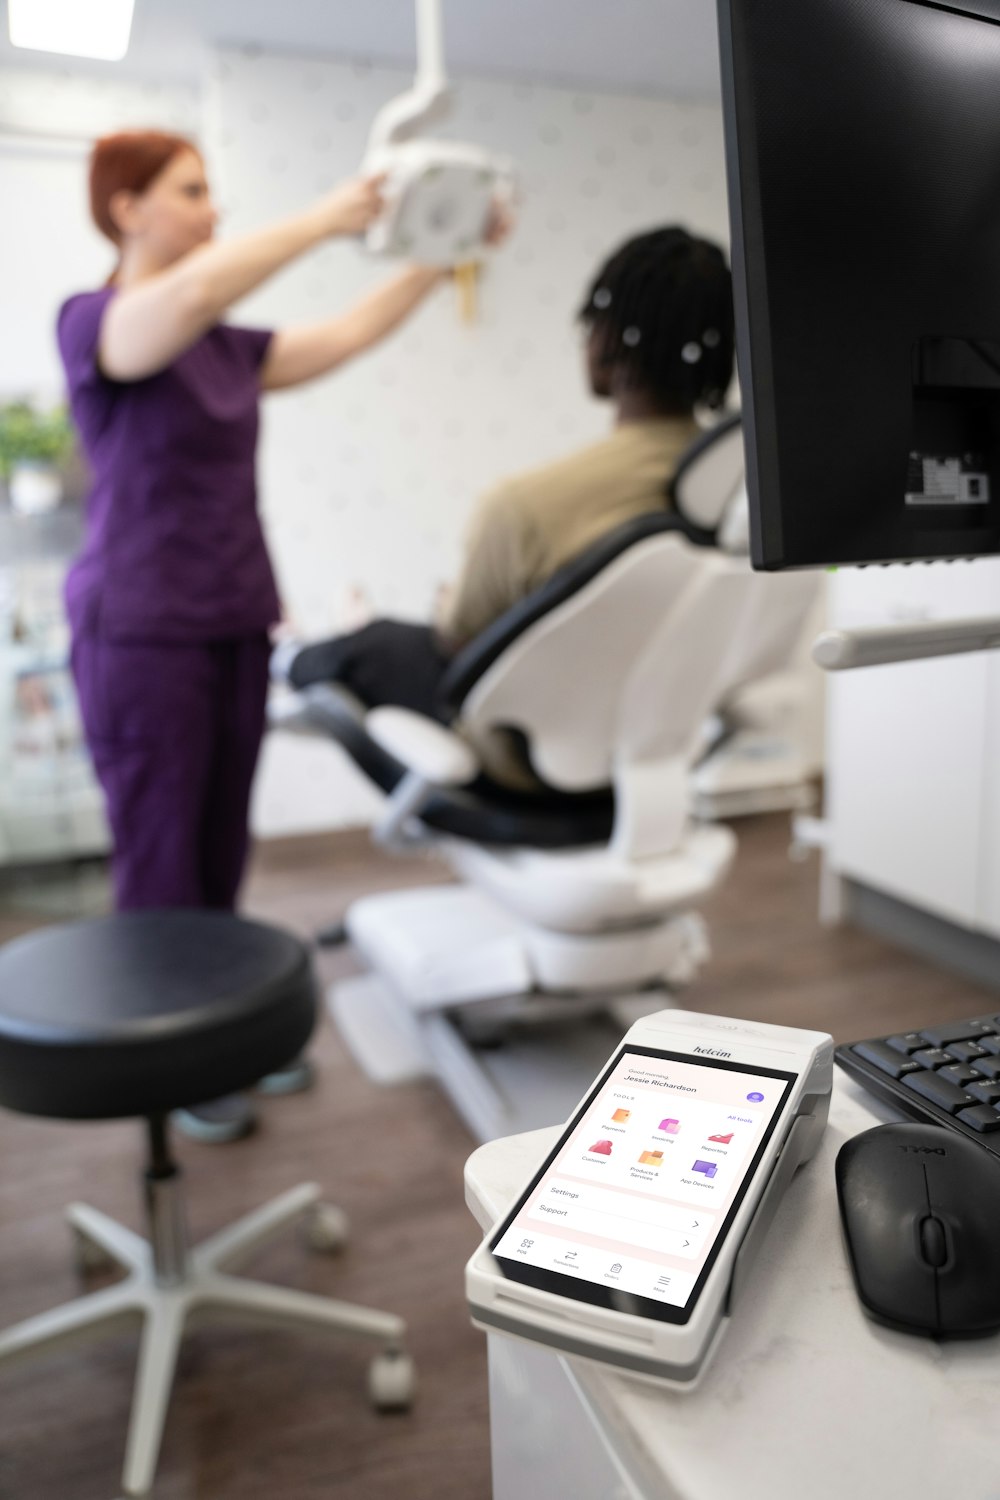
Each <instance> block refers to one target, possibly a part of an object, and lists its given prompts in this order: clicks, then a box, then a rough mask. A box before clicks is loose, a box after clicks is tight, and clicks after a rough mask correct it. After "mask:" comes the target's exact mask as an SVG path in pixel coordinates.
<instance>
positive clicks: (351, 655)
mask: <svg viewBox="0 0 1000 1500" xmlns="http://www.w3.org/2000/svg"><path fill="white" fill-rule="evenodd" d="M448 662H449V658H448V657H447V656H446V655H445V653H444V652H443V651H442V649H441V647H440V645H439V644H438V641H437V637H436V635H435V633H434V630H433V629H432V627H431V626H430V625H414V624H411V623H410V622H409V621H406V620H373V621H372V622H371V624H370V625H365V626H363V627H362V628H361V629H360V630H354V631H352V632H351V633H350V634H349V635H338V636H335V637H334V638H333V640H329V641H317V642H316V644H315V645H313V646H304V647H303V649H302V650H301V651H300V652H299V653H298V655H297V656H296V657H295V660H294V661H293V662H292V666H291V670H290V672H289V674H288V675H289V680H290V681H291V683H292V686H293V687H297V688H304V687H308V686H309V685H310V684H311V683H315V682H339V683H342V684H343V686H344V687H346V688H349V689H350V691H351V692H352V693H354V694H355V695H356V696H357V697H358V698H360V699H361V701H362V703H364V704H365V705H366V707H368V708H378V707H380V706H382V705H387V704H393V705H394V706H396V707H397V708H411V709H414V710H415V711H416V712H417V713H422V714H427V715H429V716H430V717H432V718H438V717H440V709H439V707H438V704H437V693H438V688H439V686H440V683H441V679H442V677H443V676H444V673H445V669H446V668H447V666H448Z"/></svg>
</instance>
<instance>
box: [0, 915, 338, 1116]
mask: <svg viewBox="0 0 1000 1500" xmlns="http://www.w3.org/2000/svg"><path fill="white" fill-rule="evenodd" d="M315 1020H316V993H315V985H314V981H313V975H312V969H311V965H310V961H309V954H308V951H307V949H306V948H305V946H304V945H303V944H302V943H301V942H299V941H298V939H297V938H295V937H293V936H291V934H289V933H286V932H282V931H279V930H278V929H276V928H273V927H267V926H264V925H263V924H262V923H260V922H247V921H244V920H243V919H242V918H240V917H234V916H231V915H230V914H229V913H227V912H202V911H163V912H136V913H130V914H126V915H122V916H115V917H107V918H102V919H99V920H96V921H90V922H77V923H73V924H72V925H69V926H60V927H49V928H45V929H43V930H42V931H40V932H35V933H32V934H31V935H30V936H28V937H24V938H19V939H17V940H16V941H15V942H12V943H8V944H7V946H6V947H5V948H3V949H2V950H0V1105H6V1106H7V1108H9V1109H14V1110H19V1111H20V1112H22V1113H23V1114H30V1115H46V1116H49V1117H51V1118H54V1119H63V1120H109V1119H119V1118H123V1117H126V1116H137V1115H154V1114H165V1113H167V1112H168V1111H170V1110H172V1109H177V1108H180V1107H182V1106H184V1105H190V1104H199V1103H202V1102H203V1101H204V1100H206V1099H217V1098H221V1097H222V1096H223V1095H225V1094H231V1093H235V1092H237V1091H238V1090H240V1089H243V1088H248V1087H249V1086H250V1085H251V1084H253V1083H255V1082H256V1081H257V1079H259V1078H262V1077H263V1076H264V1075H265V1074H266V1073H270V1072H273V1071H274V1070H275V1069H276V1068H279V1067H282V1066H283V1065H284V1064H285V1063H287V1062H290V1061H291V1060H292V1058H294V1057H296V1056H297V1055H298V1054H299V1052H300V1051H301V1050H302V1048H303V1047H304V1046H305V1043H306V1042H307V1041H308V1039H309V1036H310V1035H311V1033H312V1030H313V1026H314V1025H315Z"/></svg>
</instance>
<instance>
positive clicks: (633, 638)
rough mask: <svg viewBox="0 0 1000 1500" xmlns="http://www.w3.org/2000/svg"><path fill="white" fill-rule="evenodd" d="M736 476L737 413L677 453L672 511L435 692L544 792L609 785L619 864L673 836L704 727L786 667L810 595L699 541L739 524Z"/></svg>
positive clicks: (612, 539)
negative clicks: (512, 736) (521, 749)
mask: <svg viewBox="0 0 1000 1500" xmlns="http://www.w3.org/2000/svg"><path fill="white" fill-rule="evenodd" d="M742 475H743V457H742V432H741V428H740V425H739V417H738V416H736V417H735V418H730V419H727V420H726V421H724V422H723V423H721V424H720V426H719V428H718V429H716V430H715V431H713V432H712V433H708V434H705V435H704V437H702V438H701V439H699V440H698V443H697V444H695V445H694V447H693V448H692V450H690V451H689V454H688V455H686V456H685V459H684V460H683V461H682V463H681V465H680V466H679V468H678V471H677V475H676V476H675V480H674V482H673V485H672V491H671V495H672V499H673V501H674V506H673V509H671V510H666V509H665V510H664V511H663V512H660V513H656V514H653V515H650V516H645V517H642V518H640V519H639V520H637V521H633V522H630V523H628V525H626V526H624V527H622V528H620V529H619V530H618V531H616V532H615V533H613V534H612V535H611V536H609V537H607V538H605V539H604V540H603V541H601V542H599V543H598V544H597V545H596V546H595V547H593V548H591V549H589V551H588V552H587V553H586V554H584V555H583V556H582V557H580V558H578V559H576V560H574V562H572V563H571V564H569V565H568V567H566V568H564V569H562V570H561V571H560V572H559V574H557V575H556V576H555V577H554V578H553V579H550V580H549V582H548V583H547V584H545V585H544V587H543V588H541V589H539V590H537V591H536V593H535V594H533V595H532V596H531V597H530V598H528V599H526V600H524V601H522V603H521V604H519V605H518V606H517V607H516V608H515V609H514V610H511V611H509V612H508V613H507V614H506V615H505V616H503V618H502V619H501V620H498V621H497V622H495V624H494V625H493V626H491V627H490V629H489V630H488V631H486V632H484V633H483V635H482V636H480V637H478V638H477V640H476V641H475V642H474V643H473V644H472V645H471V646H470V647H468V648H466V650H465V651H464V652H463V653H461V655H460V656H459V657H458V658H456V661H455V662H454V663H453V664H452V667H451V668H450V670H449V672H448V674H447V676H446V678H445V682H444V684H443V696H444V699H445V700H446V701H447V702H448V703H449V704H450V707H451V709H452V711H453V712H455V714H456V716H457V718H458V719H459V720H460V721H461V725H462V729H463V732H464V733H465V734H466V735H467V736H468V737H469V738H470V739H471V740H472V741H473V742H474V743H477V742H478V743H479V744H480V745H482V746H486V745H487V744H488V743H489V741H490V739H491V737H492V736H494V735H495V733H496V731H497V730H514V731H516V732H518V733H519V734H520V735H522V736H523V739H524V742H525V745H526V748H527V754H528V757H529V759H530V762H531V765H532V767H533V768H534V770H535V772H536V773H537V775H538V776H540V777H541V779H542V780H543V781H545V782H546V783H547V784H548V785H550V786H552V787H555V788H557V789H559V790H562V791H565V792H576V793H582V792H587V791H591V790H593V789H595V788H599V787H602V786H607V785H608V784H609V783H611V784H612V785H613V787H614V790H615V827H614V834H613V837H612V845H613V847H616V848H618V849H619V850H620V851H621V852H622V853H623V854H627V855H628V856H629V857H644V856H651V855H654V854H662V853H667V852H669V851H670V849H672V848H673V847H674V846H675V845H676V843H677V842H678V840H679V839H680V838H681V836H682V834H683V830H684V826H685V822H686V817H687V811H686V810H687V806H688V787H687V779H688V774H689V771H690V768H691V765H692V763H693V760H694V758H695V755H696V754H697V752H698V749H699V747H700V745H701V732H702V725H703V722H704V720H705V718H706V717H707V716H708V714H709V713H711V712H712V711H713V710H714V709H716V708H718V707H719V706H720V705H721V704H722V703H724V701H725V699H726V698H727V697H728V696H729V695H731V694H732V693H733V692H734V691H735V690H736V689H737V688H738V687H739V686H741V685H742V684H744V683H745V682H747V681H748V680H750V677H752V676H756V675H762V674H763V673H764V672H766V671H770V670H773V669H774V665H780V664H783V662H784V660H787V658H788V657H789V655H790V654H791V651H792V648H793V646H794V643H795V640H796V638H797V636H798V633H799V630H800V629H801V622H802V620H803V619H804V617H805V613H806V611H807V609H808V603H809V601H810V600H811V598H812V594H813V589H814V587H815V585H814V583H813V580H812V579H811V578H808V576H807V575H806V578H805V583H803V575H788V576H786V575H782V576H780V577H777V578H775V577H772V576H770V575H757V574H754V573H752V571H751V569H750V566H749V562H748V560H747V559H746V557H745V556H743V555H732V556H731V555H727V554H726V553H724V552H723V551H722V550H720V548H719V547H717V546H716V545H714V544H715V542H716V539H717V535H718V532H719V530H720V528H724V527H726V526H727V525H729V526H732V527H734V528H735V529H738V526H737V523H736V522H735V521H734V520H733V517H734V514H735V513H737V512H738V511H739V510H740V507H741V504H742V505H743V507H745V492H744V491H743V486H742ZM741 496H742V500H741ZM800 614H801V618H800ZM779 657H780V658H781V660H780V661H778V660H777V658H779ZM772 663H773V664H774V665H772Z"/></svg>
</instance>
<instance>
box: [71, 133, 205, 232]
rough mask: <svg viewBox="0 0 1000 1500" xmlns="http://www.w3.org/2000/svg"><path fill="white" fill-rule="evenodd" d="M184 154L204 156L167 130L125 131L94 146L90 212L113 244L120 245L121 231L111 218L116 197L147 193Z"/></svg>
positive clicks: (108, 136) (191, 145)
mask: <svg viewBox="0 0 1000 1500" xmlns="http://www.w3.org/2000/svg"><path fill="white" fill-rule="evenodd" d="M182 151H193V152H194V153H195V155H196V156H198V157H200V156H201V152H200V151H199V150H198V147H197V146H196V145H194V143H193V142H192V141H189V140H187V138H186V137H185V136H182V135H171V134H170V133H169V132H168V131H165V130H123V131H121V132H120V133H119V134H117V135H105V136H102V137H101V139H100V140H99V141H96V142H95V144H94V149H93V151H92V152H91V154H90V212H91V215H92V216H93V220H94V223H95V224H96V225H97V227H98V229H99V230H100V231H101V233H102V234H103V235H106V236H107V238H108V239H109V240H110V241H111V242H112V244H114V245H120V244H121V231H120V230H119V228H118V226H117V225H116V224H115V221H114V219H113V218H112V217H111V200H112V198H113V197H114V196H115V194H116V193H122V192H125V193H144V192H145V191H146V189H147V188H148V187H149V185H150V183H151V182H153V180H154V179H155V178H157V177H159V175H160V173H161V172H162V171H163V169H164V167H165V166H167V164H168V163H169V162H171V161H173V159H174V157H175V156H179V155H180V153H181V152H182Z"/></svg>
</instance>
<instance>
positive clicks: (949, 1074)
mask: <svg viewBox="0 0 1000 1500" xmlns="http://www.w3.org/2000/svg"><path fill="white" fill-rule="evenodd" d="M937 1076H938V1077H939V1078H947V1080H948V1082H949V1083H954V1084H956V1085H957V1086H958V1087H959V1088H964V1087H965V1085H966V1084H967V1083H975V1081H976V1079H977V1078H978V1077H979V1074H978V1073H977V1072H976V1070H975V1068H970V1067H969V1065H968V1063H949V1064H948V1066H947V1067H946V1068H938V1070H937Z"/></svg>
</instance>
